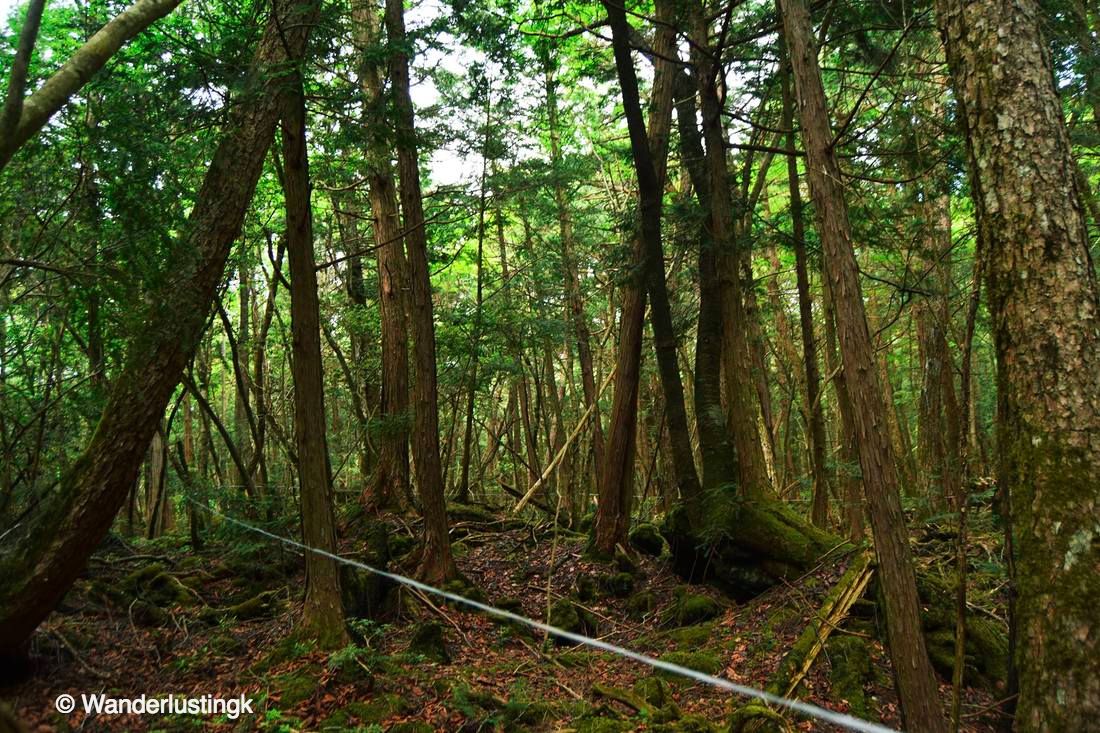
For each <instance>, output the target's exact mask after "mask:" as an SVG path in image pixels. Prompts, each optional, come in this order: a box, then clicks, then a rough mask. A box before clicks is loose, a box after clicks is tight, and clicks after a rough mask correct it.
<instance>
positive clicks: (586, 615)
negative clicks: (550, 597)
mask: <svg viewBox="0 0 1100 733" xmlns="http://www.w3.org/2000/svg"><path fill="white" fill-rule="evenodd" d="M549 623H550V625H551V626H556V627H557V628H559V629H563V630H565V631H572V632H573V633H574V634H585V635H587V636H595V635H596V634H597V633H598V631H599V620H598V619H597V618H596V616H595V615H594V614H592V612H590V611H589V610H587V609H586V608H583V607H581V606H579V605H577V604H576V603H574V602H573V601H571V600H569V599H568V598H561V599H559V600H558V601H557V602H556V603H554V605H553V606H551V607H550V618H549ZM559 641H564V640H559Z"/></svg>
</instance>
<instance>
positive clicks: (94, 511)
mask: <svg viewBox="0 0 1100 733" xmlns="http://www.w3.org/2000/svg"><path fill="white" fill-rule="evenodd" d="M316 9H317V4H316V3H315V2H308V3H303V2H300V1H297V0H296V1H295V2H288V1H286V0H283V1H282V2H277V3H276V12H277V13H278V14H279V15H280V18H281V21H280V25H281V27H283V28H284V29H287V30H286V31H285V34H284V33H280V32H279V30H278V27H277V26H276V24H275V22H274V21H272V22H270V23H269V24H268V27H267V30H266V32H265V33H264V38H263V40H262V41H261V44H260V46H259V48H258V49H257V51H256V55H255V58H254V61H253V64H252V70H251V73H250V75H249V81H248V82H247V84H246V86H245V87H244V90H243V91H242V93H241V94H240V95H239V96H238V97H237V104H236V105H234V107H233V108H232V109H231V111H230V113H229V116H228V120H227V122H226V128H225V131H224V133H223V134H222V138H221V141H220V143H219V145H218V148H217V150H216V151H215V153H214V157H213V160H212V162H211V164H210V168H209V170H208V171H207V174H206V178H205V180H204V182H203V186H202V188H201V189H200V191H199V193H198V195H197V197H196V200H195V204H194V207H193V209H192V211H191V216H190V218H189V221H188V225H187V229H186V233H185V234H184V242H183V243H181V244H180V246H179V248H178V249H177V250H176V251H178V252H182V253H185V255H189V258H188V257H187V256H185V260H184V261H183V262H181V263H178V266H177V268H176V269H177V272H181V273H186V274H187V275H186V277H183V278H182V279H175V280H173V281H172V282H171V284H170V285H169V286H167V287H166V289H165V290H164V291H162V292H157V293H151V294H150V296H149V297H148V298H147V301H148V302H150V303H152V304H153V305H152V306H150V312H149V313H147V314H146V316H145V320H144V322H145V324H146V326H145V327H144V328H143V329H142V330H141V332H140V333H138V334H137V335H135V337H134V338H133V339H132V340H131V342H130V343H129V344H128V349H127V354H128V357H127V359H126V360H125V362H124V364H123V367H122V369H121V370H120V374H119V377H118V379H117V380H115V381H114V386H113V389H112V392H111V395H110V397H109V398H108V401H107V404H106V406H105V407H104V410H103V414H102V416H101V418H100V420H99V423H98V424H97V426H96V430H95V433H94V434H93V435H92V437H91V439H90V440H89V443H88V446H87V447H86V448H85V450H84V452H83V453H82V454H81V455H80V457H79V458H77V459H76V461H75V462H74V463H73V465H72V466H71V467H70V468H69V469H68V470H67V471H66V472H65V474H64V476H63V478H62V480H61V484H60V486H59V488H58V490H57V491H56V492H55V494H54V495H53V496H54V498H53V499H51V501H50V504H49V506H48V507H45V508H44V510H43V511H41V512H39V514H38V519H37V520H36V521H34V522H30V523H28V527H27V534H25V535H23V536H22V537H20V538H19V539H20V542H21V546H20V552H18V553H14V554H13V555H11V556H9V557H11V558H14V559H11V560H8V561H6V562H0V565H2V566H3V567H0V577H3V578H5V583H4V584H3V585H2V586H0V656H2V655H5V654H18V653H19V650H20V648H21V647H22V645H23V643H24V642H25V641H26V640H27V638H28V637H29V636H30V634H31V633H32V632H33V631H34V629H35V627H36V626H38V624H39V622H41V621H42V619H44V618H45V617H46V615H47V614H49V612H50V611H51V610H52V609H53V607H54V605H55V604H56V603H57V601H58V600H59V599H60V598H61V596H62V595H64V593H65V591H66V590H68V588H69V586H70V585H71V584H72V582H73V580H74V579H75V578H76V577H77V576H78V575H79V574H80V572H81V570H82V568H83V567H84V563H85V562H86V561H87V558H88V556H89V555H90V554H91V552H92V551H93V550H94V549H95V547H96V546H97V545H98V544H99V542H100V540H102V538H103V537H104V535H105V534H106V532H107V530H108V528H109V527H110V525H111V521H112V520H113V519H114V516H115V514H116V513H117V512H118V510H119V508H120V507H121V506H122V504H123V503H124V502H125V501H126V496H127V493H128V492H129V490H130V487H131V486H132V485H133V483H134V480H135V479H136V478H137V474H138V471H139V470H140V468H141V462H142V460H143V458H144V455H145V449H146V447H147V446H148V445H149V441H150V440H151V439H152V436H153V432H154V431H155V430H156V426H157V424H158V423H159V421H160V420H161V418H162V417H163V414H164V409H165V407H166V405H167V404H168V400H169V399H170V397H171V395H172V393H173V391H174V390H175V388H176V385H177V384H178V382H179V380H180V376H181V374H182V373H183V369H184V366H185V365H186V363H187V362H188V361H189V360H190V358H191V355H192V354H193V353H194V350H195V347H196V345H197V344H198V342H199V339H200V337H201V334H202V331H203V329H204V327H205V326H206V322H207V318H208V315H209V313H210V308H211V305H212V304H213V302H214V297H215V294H216V292H217V289H218V287H219V285H220V284H221V282H222V277H223V274H224V270H225V263H226V259H227V258H228V256H229V251H230V248H231V246H232V244H233V242H234V241H235V240H236V238H237V236H238V235H239V233H240V229H241V223H242V221H243V218H244V214H245V211H246V210H247V208H248V204H249V202H250V201H251V198H252V193H253V191H254V190H255V186H256V181H257V180H258V178H259V175H260V171H261V168H262V164H263V159H264V156H265V154H266V152H267V149H268V147H269V146H270V144H271V140H272V137H273V135H274V130H275V125H276V123H277V121H278V118H279V112H280V96H281V90H282V85H283V81H282V80H281V78H280V77H279V76H278V75H273V74H271V73H270V68H271V67H272V65H281V64H284V63H286V60H287V58H288V56H289V57H290V58H297V57H299V56H300V55H301V54H302V51H303V49H304V47H305V41H306V35H307V29H308V28H310V27H311V25H312V17H313V15H314V13H315V12H316ZM10 539H11V538H10V537H9V540H10Z"/></svg>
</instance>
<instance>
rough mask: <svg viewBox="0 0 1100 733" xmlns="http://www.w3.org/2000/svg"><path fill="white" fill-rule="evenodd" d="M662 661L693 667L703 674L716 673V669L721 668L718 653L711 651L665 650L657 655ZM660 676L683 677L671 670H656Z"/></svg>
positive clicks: (668, 677)
mask: <svg viewBox="0 0 1100 733" xmlns="http://www.w3.org/2000/svg"><path fill="white" fill-rule="evenodd" d="M658 659H660V660H661V661H662V662H669V663H671V664H677V665H679V666H681V667H687V668H688V669H694V670H696V671H698V672H702V673H703V674H710V675H714V674H718V670H719V669H721V666H722V663H721V661H719V659H718V655H716V654H713V653H711V652H684V651H674V652H667V653H665V654H662V655H661V656H660V657H658ZM658 674H660V675H661V676H662V677H665V678H666V679H673V680H682V679H684V678H683V677H681V676H680V675H678V674H674V673H672V672H666V671H664V670H662V671H660V672H658Z"/></svg>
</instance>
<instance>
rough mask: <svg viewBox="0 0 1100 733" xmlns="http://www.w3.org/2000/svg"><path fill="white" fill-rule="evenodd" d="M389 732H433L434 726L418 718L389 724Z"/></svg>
mask: <svg viewBox="0 0 1100 733" xmlns="http://www.w3.org/2000/svg"><path fill="white" fill-rule="evenodd" d="M389 733H435V728H433V727H431V726H430V725H428V724H427V723H424V722H422V721H419V720H406V721H405V722H403V723H397V724H396V725H392V726H390V729H389Z"/></svg>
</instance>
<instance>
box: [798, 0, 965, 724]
mask: <svg viewBox="0 0 1100 733" xmlns="http://www.w3.org/2000/svg"><path fill="white" fill-rule="evenodd" d="M779 6H780V9H781V13H782V15H783V29H784V33H785V38H786V42H787V47H788V51H789V55H790V59H791V70H792V72H793V75H794V80H795V88H796V90H797V92H798V97H799V100H798V101H799V109H800V112H801V121H802V142H803V146H804V148H805V150H806V168H807V174H808V177H809V182H810V193H811V195H812V196H813V198H814V204H815V206H814V209H815V213H816V216H817V226H818V234H819V236H820V237H821V243H822V250H823V252H824V258H825V266H826V269H827V270H828V276H829V279H830V280H831V287H832V289H833V297H834V302H835V305H836V312H837V330H838V332H839V336H840V351H841V358H842V359H843V361H844V372H845V377H846V379H847V381H848V386H849V388H850V390H849V393H850V396H851V398H852V406H853V408H854V418H855V425H856V428H857V430H858V433H859V448H860V451H859V452H860V466H861V468H862V471H863V485H864V491H865V492H866V495H867V501H868V504H869V506H870V510H871V528H872V531H873V532H874V537H875V551H876V553H877V555H878V560H879V567H880V569H881V573H882V584H883V595H884V596H885V601H886V602H885V606H886V618H887V626H888V633H889V641H890V655H891V659H892V660H893V663H894V674H895V676H896V679H897V686H898V697H899V699H900V701H901V707H902V713H903V718H904V720H905V724H906V727H907V728H909V729H911V730H920V731H946V730H947V721H946V720H945V718H944V716H943V711H942V710H941V709H940V706H939V700H938V688H937V686H936V679H935V675H934V673H933V671H932V665H931V663H930V662H929V661H928V652H927V650H926V648H925V643H924V637H923V635H922V634H921V622H920V603H919V599H918V598H917V586H916V576H915V574H914V571H913V561H912V558H911V556H910V551H909V539H908V536H907V534H906V529H905V517H904V515H903V514H902V511H901V495H900V493H899V491H898V477H897V465H896V463H895V460H896V459H895V457H894V454H893V450H892V448H891V446H890V442H889V440H888V439H887V438H886V436H885V432H884V430H883V427H884V426H882V425H881V422H880V421H881V416H882V415H883V414H884V413H883V411H884V410H885V409H886V405H885V401H884V399H883V392H882V387H881V385H880V384H879V382H878V379H877V370H876V368H875V355H874V348H873V345H872V343H871V333H870V330H869V328H868V326H867V316H866V313H865V311H864V305H863V294H862V292H861V290H860V284H859V270H858V266H857V264H856V258H855V251H854V249H853V247H852V235H851V226H850V224H849V222H848V206H847V202H846V201H845V199H844V189H843V187H842V183H841V181H842V180H843V179H842V174H841V172H840V166H839V164H838V163H837V157H836V152H835V149H834V145H833V139H832V130H831V129H830V123H829V117H828V108H827V106H826V101H825V89H824V86H823V85H822V81H821V69H820V67H819V66H818V61H817V44H816V43H815V41H814V38H813V27H812V24H811V21H810V13H809V9H808V8H807V6H806V3H805V2H804V0H779Z"/></svg>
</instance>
